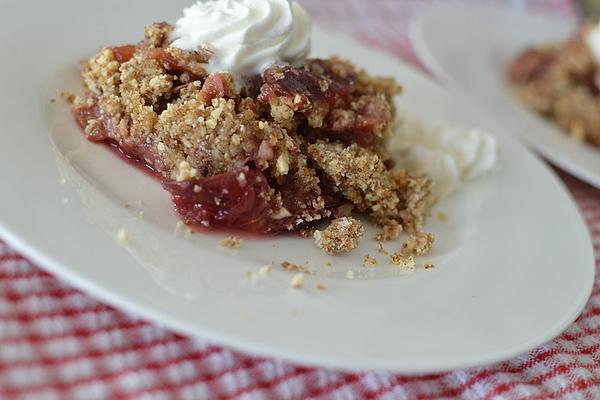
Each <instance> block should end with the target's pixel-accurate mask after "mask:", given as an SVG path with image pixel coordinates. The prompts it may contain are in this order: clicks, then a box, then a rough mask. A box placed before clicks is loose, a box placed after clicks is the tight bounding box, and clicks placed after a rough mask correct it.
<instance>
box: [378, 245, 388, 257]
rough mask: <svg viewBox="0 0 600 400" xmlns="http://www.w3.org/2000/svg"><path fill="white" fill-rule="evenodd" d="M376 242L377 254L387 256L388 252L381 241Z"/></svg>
mask: <svg viewBox="0 0 600 400" xmlns="http://www.w3.org/2000/svg"><path fill="white" fill-rule="evenodd" d="M378 244H379V248H378V249H377V252H378V253H379V254H383V255H384V256H389V255H390V253H388V251H387V250H386V249H385V248H384V247H383V243H381V242H378Z"/></svg>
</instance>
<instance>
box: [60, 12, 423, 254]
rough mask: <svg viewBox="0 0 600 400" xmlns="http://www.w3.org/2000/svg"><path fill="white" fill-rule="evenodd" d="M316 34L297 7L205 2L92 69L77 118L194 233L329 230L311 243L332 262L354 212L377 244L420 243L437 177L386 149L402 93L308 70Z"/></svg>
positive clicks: (345, 69) (342, 67) (349, 236)
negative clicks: (147, 174)
mask: <svg viewBox="0 0 600 400" xmlns="http://www.w3.org/2000/svg"><path fill="white" fill-rule="evenodd" d="M310 31H311V27H310V19H309V17H308V15H307V14H306V12H305V11H304V9H303V8H302V7H301V6H300V5H299V4H297V3H296V2H293V1H290V0H259V1H251V0H235V1H233V0H210V1H199V2H198V3H196V4H195V5H193V6H191V7H189V8H187V9H185V10H184V16H183V17H182V18H181V19H179V20H178V21H177V23H176V24H175V25H171V24H169V23H166V22H159V23H154V24H151V25H148V26H147V27H146V28H145V35H144V38H143V40H141V41H140V42H139V43H137V44H130V45H118V46H110V47H105V48H103V49H101V50H100V51H99V52H98V53H97V54H95V55H94V56H93V57H91V58H90V59H89V60H86V61H84V62H82V76H83V79H84V81H85V86H86V88H85V92H84V94H83V95H81V96H78V97H75V98H74V99H72V101H73V112H74V115H75V118H76V120H77V122H78V123H79V125H80V126H81V127H82V128H83V130H84V131H85V134H86V135H87V137H88V139H89V140H91V141H93V142H98V143H106V144H110V145H111V146H113V147H115V148H116V149H118V150H119V151H120V152H121V153H122V154H123V155H124V156H126V157H127V158H129V159H131V160H133V161H135V162H137V163H139V164H140V165H143V166H145V167H147V168H148V169H150V170H151V171H152V172H153V173H154V174H155V176H156V177H157V178H158V179H160V181H161V182H162V185H163V187H164V188H165V189H166V190H167V191H169V192H170V193H171V195H172V200H173V203H174V206H175V209H176V210H177V212H178V213H179V215H180V216H181V218H182V220H183V221H184V222H185V223H186V224H188V225H191V226H198V227H207V228H215V229H224V228H226V229H236V230H241V231H247V232H253V233H260V234H272V233H273V234H274V233H278V232H286V231H298V232H304V233H306V232H309V233H312V231H313V230H314V228H315V227H317V225H320V224H323V223H326V222H330V221H333V223H332V224H331V225H330V226H329V227H326V228H325V229H324V230H322V231H316V232H315V233H314V237H315V240H316V244H317V245H318V246H319V247H320V248H322V249H323V250H324V251H325V252H326V253H328V254H332V255H333V254H339V253H342V252H348V251H351V250H353V249H354V248H356V247H357V246H358V241H359V240H360V238H361V237H362V235H363V226H362V224H361V222H360V221H358V220H356V219H354V218H352V214H353V212H358V213H361V214H364V215H367V216H368V217H369V218H370V220H371V221H372V222H373V223H374V224H375V225H376V226H377V227H379V228H380V230H381V233H380V234H379V235H378V236H377V240H380V241H383V240H394V239H396V238H397V237H398V235H399V234H400V232H401V231H405V232H408V233H409V234H420V232H421V230H422V228H423V224H424V222H425V220H426V217H427V215H428V212H429V210H430V208H431V206H432V204H433V202H434V198H433V196H432V195H431V184H432V182H431V181H430V179H429V178H428V177H427V175H426V173H427V172H428V171H427V168H425V169H420V170H418V171H414V173H412V172H410V171H409V170H407V169H395V168H394V164H395V163H394V161H393V160H392V158H391V156H390V154H389V152H388V149H387V147H386V143H387V140H388V139H389V138H390V136H391V133H392V130H393V129H394V127H395V117H396V110H395V106H394V97H395V96H397V95H398V94H399V93H400V92H401V88H400V86H399V85H398V84H397V83H396V82H395V81H394V80H393V79H391V78H384V77H375V76H371V75H369V74H368V73H367V72H365V71H364V70H361V69H359V68H357V67H356V66H354V65H353V64H352V63H351V62H349V61H346V60H343V59H341V58H337V57H332V58H329V59H314V58H309V57H308V54H309V50H310ZM410 166H411V165H407V168H408V167H410ZM408 169H410V168H408Z"/></svg>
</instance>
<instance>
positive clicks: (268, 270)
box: [258, 265, 273, 276]
mask: <svg viewBox="0 0 600 400" xmlns="http://www.w3.org/2000/svg"><path fill="white" fill-rule="evenodd" d="M272 270H273V267H271V266H270V265H263V266H262V267H260V269H259V270H258V274H259V275H260V276H267V275H269V274H270V273H271V271H272Z"/></svg>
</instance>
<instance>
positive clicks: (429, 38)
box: [410, 4, 600, 187]
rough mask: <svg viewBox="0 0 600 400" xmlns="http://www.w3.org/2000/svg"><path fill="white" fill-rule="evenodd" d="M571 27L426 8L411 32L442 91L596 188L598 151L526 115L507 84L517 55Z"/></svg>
mask: <svg viewBox="0 0 600 400" xmlns="http://www.w3.org/2000/svg"><path fill="white" fill-rule="evenodd" d="M575 27H576V23H575V21H573V20H569V19H564V18H563V19H555V18H550V17H548V16H544V15H539V14H534V13H532V12H527V11H524V10H523V11H521V12H518V11H511V10H508V9H506V8H497V7H493V6H465V5H462V6H461V5H456V4H455V5H452V6H450V5H438V6H434V7H431V8H429V9H428V10H426V11H425V12H424V13H423V14H422V15H421V16H420V17H419V18H417V19H415V21H414V23H413V24H412V25H411V29H410V32H411V36H412V39H413V40H412V41H413V44H414V45H415V48H416V50H417V53H418V55H419V57H420V58H421V60H423V62H424V63H425V65H426V66H427V68H429V70H430V71H431V72H432V73H433V74H434V75H435V76H436V77H437V78H439V79H440V80H441V81H442V82H443V83H444V84H445V85H446V86H449V87H451V88H453V89H455V90H460V91H464V90H466V91H467V92H468V93H470V94H471V95H472V96H473V97H474V98H475V99H476V100H478V101H479V102H480V103H481V104H482V105H484V106H486V107H487V108H488V110H490V111H491V112H492V113H493V116H494V117H495V118H496V119H497V120H498V121H501V122H502V123H503V124H504V125H505V126H506V127H507V128H508V130H509V131H510V132H514V133H515V134H517V135H518V136H519V137H520V138H521V139H523V140H524V141H525V142H526V143H528V144H529V145H530V146H531V147H532V148H533V149H535V150H537V151H538V152H539V153H540V154H541V155H543V156H544V157H546V158H547V159H548V160H550V161H552V162H553V163H555V164H556V165H558V166H560V167H561V168H563V169H565V170H566V171H569V172H570V173H572V174H573V175H575V176H577V177H579V178H580V179H583V180H585V181H587V182H588V183H590V184H592V185H594V186H596V187H600V150H598V149H596V148H594V147H593V146H590V145H588V144H582V143H577V142H575V141H573V140H571V139H570V138H569V137H568V136H567V135H565V134H564V132H563V131H562V130H561V129H560V128H558V127H556V126H555V125H553V124H552V122H550V121H549V120H546V119H544V118H542V117H540V116H538V115H537V114H535V113H534V112H532V111H530V110H528V109H527V108H526V107H524V106H523V105H522V104H521V103H520V101H519V100H518V99H517V98H516V97H515V96H514V93H512V92H511V89H510V87H509V85H508V84H507V80H506V70H507V66H508V65H509V64H510V62H511V61H512V60H513V59H514V58H515V57H516V56H517V55H518V54H519V53H520V52H521V51H522V50H524V49H526V48H528V47H531V46H535V45H540V44H544V43H548V42H556V41H560V40H564V39H566V38H567V37H569V35H570V34H571V33H572V32H574V29H575Z"/></svg>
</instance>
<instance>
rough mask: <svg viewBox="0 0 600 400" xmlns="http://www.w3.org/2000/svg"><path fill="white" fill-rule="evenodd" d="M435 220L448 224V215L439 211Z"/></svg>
mask: <svg viewBox="0 0 600 400" xmlns="http://www.w3.org/2000/svg"><path fill="white" fill-rule="evenodd" d="M435 219H437V220H438V221H440V222H448V219H449V217H448V214H446V213H445V212H443V211H438V212H437V213H435Z"/></svg>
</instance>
